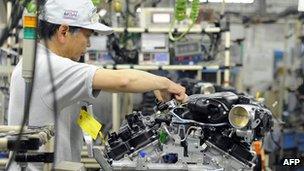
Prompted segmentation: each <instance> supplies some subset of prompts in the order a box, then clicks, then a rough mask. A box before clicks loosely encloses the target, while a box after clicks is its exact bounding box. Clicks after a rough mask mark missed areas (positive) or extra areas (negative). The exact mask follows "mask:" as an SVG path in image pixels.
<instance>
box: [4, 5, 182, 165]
mask: <svg viewBox="0 0 304 171" xmlns="http://www.w3.org/2000/svg"><path fill="white" fill-rule="evenodd" d="M37 30H38V31H37V32H38V36H39V39H40V41H39V43H38V45H37V53H36V54H37V55H36V71H35V74H34V85H33V93H32V98H31V99H32V100H31V105H30V116H29V122H28V124H29V125H30V126H45V125H51V124H54V119H53V115H54V108H53V103H54V99H53V93H52V84H51V80H50V73H49V68H50V66H49V64H48V57H49V60H50V63H51V70H52V73H53V78H54V79H53V83H54V86H55V90H56V95H57V98H56V99H55V101H56V103H57V105H58V111H59V113H60V114H59V116H58V117H59V119H58V124H59V125H58V130H57V133H58V135H59V138H58V142H57V143H58V145H57V147H58V149H57V154H56V161H57V162H58V161H71V160H72V158H73V155H74V154H75V153H73V151H75V150H76V151H79V152H80V150H79V149H76V147H74V146H73V144H75V142H77V141H78V139H77V140H76V139H75V137H81V136H78V135H70V131H71V130H70V129H71V128H70V127H71V126H70V123H69V117H70V115H71V114H63V113H62V112H63V111H64V110H65V109H66V108H67V107H69V106H71V105H73V104H75V103H77V102H78V101H81V100H85V99H94V98H95V97H96V96H97V95H98V93H99V92H100V91H107V92H128V93H141V92H147V91H154V92H155V94H156V97H157V98H158V99H159V100H168V99H167V98H168V97H175V99H176V100H178V101H185V100H186V98H187V95H186V94H185V88H184V87H182V86H181V85H179V84H176V83H174V82H172V81H170V80H169V79H167V78H165V77H161V76H157V75H153V74H150V73H148V72H144V71H139V70H133V69H124V70H110V69H103V68H99V67H97V66H93V65H89V64H84V63H78V62H77V61H78V60H79V59H80V57H81V56H82V55H84V54H85V53H86V48H87V47H89V46H90V41H89V39H90V36H91V35H92V33H93V31H96V32H98V33H100V34H101V35H108V34H111V33H112V32H113V31H112V29H111V28H110V27H108V26H106V25H103V24H101V23H99V18H98V14H97V13H96V8H95V7H94V5H93V3H92V2H91V0H64V1H63V0H47V1H46V3H45V4H44V8H43V10H42V11H41V12H40V14H39V24H38V28H37ZM25 50H26V49H25ZM24 92H25V82H24V79H23V78H22V60H21V61H20V62H19V63H18V65H17V66H16V68H15V70H14V71H13V74H12V77H11V85H10V102H9V111H8V123H9V124H10V125H20V123H21V120H22V118H23V107H24V97H25V93H24ZM71 141H72V142H73V143H71ZM79 148H80V147H79ZM72 154H73V155H72ZM79 157H80V153H79ZM78 162H79V161H78Z"/></svg>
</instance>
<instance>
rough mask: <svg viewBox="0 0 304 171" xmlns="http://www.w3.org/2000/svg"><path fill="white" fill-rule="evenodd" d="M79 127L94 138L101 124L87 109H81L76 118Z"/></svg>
mask: <svg viewBox="0 0 304 171" xmlns="http://www.w3.org/2000/svg"><path fill="white" fill-rule="evenodd" d="M77 123H78V125H79V126H80V128H81V129H82V130H83V131H84V132H85V133H87V134H89V135H90V136H91V137H92V138H93V139H94V140H96V138H97V136H98V134H99V131H100V129H101V127H102V125H101V124H100V123H99V122H98V121H97V120H96V119H95V118H94V117H93V116H91V115H90V114H89V113H88V112H87V111H85V110H81V111H80V115H79V118H78V120H77Z"/></svg>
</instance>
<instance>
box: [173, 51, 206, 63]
mask: <svg viewBox="0 0 304 171" xmlns="http://www.w3.org/2000/svg"><path fill="white" fill-rule="evenodd" d="M203 60H204V57H203V55H201V54H199V55H192V56H175V57H173V61H172V63H173V64H175V65H194V64H198V63H199V62H202V61H203Z"/></svg>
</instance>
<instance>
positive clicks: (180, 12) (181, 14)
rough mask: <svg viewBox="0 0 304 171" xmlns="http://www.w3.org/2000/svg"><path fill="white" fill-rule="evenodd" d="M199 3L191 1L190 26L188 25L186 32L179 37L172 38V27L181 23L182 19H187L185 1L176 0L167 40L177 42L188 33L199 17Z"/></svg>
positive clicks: (194, 0) (197, 0) (196, 0)
mask: <svg viewBox="0 0 304 171" xmlns="http://www.w3.org/2000/svg"><path fill="white" fill-rule="evenodd" d="M199 3H200V1H199V0H193V1H192V6H191V12H190V17H189V19H190V24H189V25H188V28H187V30H186V31H185V32H184V33H182V34H181V35H180V36H178V37H174V36H173V33H172V32H173V30H172V29H173V27H174V26H175V23H176V22H181V21H183V20H184V19H186V18H187V14H186V13H187V12H186V11H187V0H177V1H176V4H175V8H174V18H173V21H172V22H171V24H170V28H169V38H170V39H171V40H172V41H178V40H180V39H182V38H183V37H184V36H185V35H186V34H187V33H189V31H190V29H191V28H192V27H193V26H194V24H195V22H196V20H197V18H198V15H199V9H200V4H199Z"/></svg>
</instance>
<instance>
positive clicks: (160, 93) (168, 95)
mask: <svg viewBox="0 0 304 171" xmlns="http://www.w3.org/2000/svg"><path fill="white" fill-rule="evenodd" d="M185 91H186V89H185V87H183V86H181V85H179V84H176V83H174V82H172V81H170V84H169V86H168V89H163V90H154V94H155V97H156V98H157V99H158V100H159V101H169V100H171V99H172V97H174V98H175V99H176V100H177V101H180V102H182V103H184V102H186V101H187V100H188V96H187V94H186V93H185Z"/></svg>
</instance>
